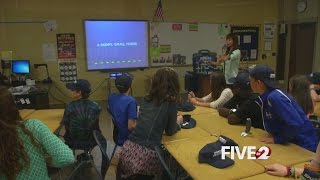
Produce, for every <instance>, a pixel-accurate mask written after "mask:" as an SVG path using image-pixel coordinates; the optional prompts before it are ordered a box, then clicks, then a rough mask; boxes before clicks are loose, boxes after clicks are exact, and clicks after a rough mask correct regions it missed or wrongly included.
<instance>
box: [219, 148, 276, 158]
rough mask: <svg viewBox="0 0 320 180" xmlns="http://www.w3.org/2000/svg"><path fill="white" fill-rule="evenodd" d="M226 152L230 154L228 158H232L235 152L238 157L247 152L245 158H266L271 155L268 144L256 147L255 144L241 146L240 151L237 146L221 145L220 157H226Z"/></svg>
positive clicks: (243, 155)
mask: <svg viewBox="0 0 320 180" xmlns="http://www.w3.org/2000/svg"><path fill="white" fill-rule="evenodd" d="M226 154H230V158H231V159H234V155H235V154H237V156H238V158H239V159H244V158H245V154H247V159H268V158H269V157H270V155H271V149H270V148H269V147H268V146H262V147H260V148H258V149H257V148H256V146H243V148H242V151H240V148H239V147H238V146H222V148H221V159H225V158H226Z"/></svg>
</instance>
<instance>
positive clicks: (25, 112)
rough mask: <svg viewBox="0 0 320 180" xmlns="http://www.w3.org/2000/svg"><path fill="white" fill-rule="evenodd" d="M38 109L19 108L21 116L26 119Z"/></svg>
mask: <svg viewBox="0 0 320 180" xmlns="http://www.w3.org/2000/svg"><path fill="white" fill-rule="evenodd" d="M35 111H36V110H35V109H21V110H19V113H20V116H21V118H22V119H25V118H26V117H28V116H29V115H30V114H32V113H34V112H35Z"/></svg>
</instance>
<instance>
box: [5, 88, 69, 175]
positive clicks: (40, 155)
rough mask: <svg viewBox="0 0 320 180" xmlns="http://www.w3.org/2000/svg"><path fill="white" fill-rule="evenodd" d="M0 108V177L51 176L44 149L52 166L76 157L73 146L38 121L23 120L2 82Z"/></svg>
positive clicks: (65, 162)
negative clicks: (66, 143)
mask: <svg viewBox="0 0 320 180" xmlns="http://www.w3.org/2000/svg"><path fill="white" fill-rule="evenodd" d="M0 109H1V110H0V128H1V133H0V139H1V141H0V154H1V156H0V162H1V163H0V179H17V180H19V179H50V178H49V176H48V171H47V165H46V159H45V153H47V155H49V156H50V158H51V162H50V165H51V166H53V167H63V166H66V165H69V164H71V163H73V162H74V161H75V158H74V155H73V153H72V150H71V149H69V147H68V146H67V145H65V144H64V143H63V142H62V141H61V140H60V139H59V138H58V137H57V136H56V135H54V134H53V133H52V132H51V130H50V129H49V128H48V127H47V126H46V125H44V124H43V123H42V122H41V121H39V120H36V119H29V120H25V121H23V119H22V118H21V116H20V114H19V111H18V109H17V107H16V105H15V102H14V98H13V97H12V95H11V93H10V92H9V91H8V89H7V88H6V87H3V86H0Z"/></svg>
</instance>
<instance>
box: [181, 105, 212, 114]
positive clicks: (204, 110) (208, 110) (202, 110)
mask: <svg viewBox="0 0 320 180" xmlns="http://www.w3.org/2000/svg"><path fill="white" fill-rule="evenodd" d="M195 107H196V108H195V109H194V110H193V111H190V112H182V111H179V112H178V114H181V115H183V114H190V115H191V116H193V115H196V114H206V113H218V112H217V110H215V109H212V108H208V107H201V106H195Z"/></svg>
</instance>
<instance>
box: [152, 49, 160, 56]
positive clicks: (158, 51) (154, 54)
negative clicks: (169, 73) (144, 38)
mask: <svg viewBox="0 0 320 180" xmlns="http://www.w3.org/2000/svg"><path fill="white" fill-rule="evenodd" d="M150 57H156V58H158V57H160V48H158V47H151V48H150Z"/></svg>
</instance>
